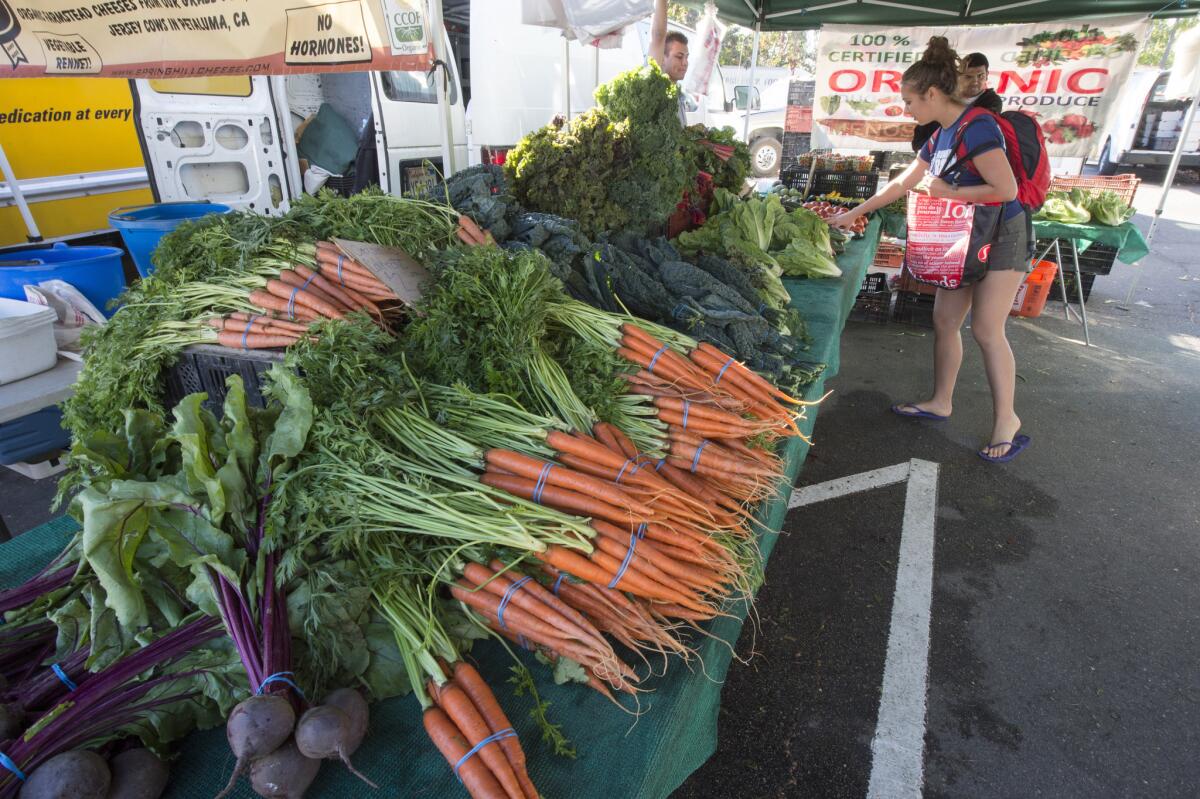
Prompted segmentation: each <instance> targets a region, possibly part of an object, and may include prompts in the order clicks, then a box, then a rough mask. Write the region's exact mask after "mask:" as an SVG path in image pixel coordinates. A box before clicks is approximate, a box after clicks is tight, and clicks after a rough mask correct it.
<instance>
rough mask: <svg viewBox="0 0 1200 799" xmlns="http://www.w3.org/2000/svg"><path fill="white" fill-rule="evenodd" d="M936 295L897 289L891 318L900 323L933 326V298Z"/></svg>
mask: <svg viewBox="0 0 1200 799" xmlns="http://www.w3.org/2000/svg"><path fill="white" fill-rule="evenodd" d="M935 296H936V295H933V294H919V293H917V292H915V291H897V292H896V304H895V306H894V309H893V311H892V319H894V320H895V321H897V322H900V323H901V324H908V325H917V326H919V327H933V300H934V297H935Z"/></svg>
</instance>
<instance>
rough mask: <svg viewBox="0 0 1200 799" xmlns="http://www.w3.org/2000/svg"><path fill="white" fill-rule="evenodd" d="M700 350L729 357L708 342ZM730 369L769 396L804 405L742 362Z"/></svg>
mask: <svg viewBox="0 0 1200 799" xmlns="http://www.w3.org/2000/svg"><path fill="white" fill-rule="evenodd" d="M698 349H700V350H701V351H703V352H707V353H708V354H709V355H712V356H713V357H714V358H727V357H729V356H727V355H726V354H725V353H723V352H721V350H719V349H717V348H716V347H714V346H713V345H711V344H709V343H707V342H704V341H702V342H700V345H699V347H698ZM730 369H731V370H734V371H737V372H738V374H739V375H741V376H742V377H743V378H744V379H745V380H746V382H748V383H750V384H752V385H755V386H757V387H758V388H760V389H761V390H763V391H765V392H766V393H767V394H768V395H770V396H772V397H774V398H775V399H777V400H780V401H782V402H788V403H791V404H793V405H803V404H804V403H803V402H802V401H801V400H798V399H795V398H794V397H792V396H790V395H788V394H787V393H786V392H784V391H781V390H780V389H779V388H777V387H776V386H775V385H774V384H773V383H771V381H769V380H767V379H766V378H765V377H763V376H762V375H760V374H758V373H757V372H755V371H754V370H753V369H747V368H746V365H745V364H744V363H742V362H741V361H734V362H733V365H732V366H730Z"/></svg>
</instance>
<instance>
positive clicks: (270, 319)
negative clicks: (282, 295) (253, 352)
mask: <svg viewBox="0 0 1200 799" xmlns="http://www.w3.org/2000/svg"><path fill="white" fill-rule="evenodd" d="M229 318H230V319H233V320H235V321H238V322H249V321H250V320H251V319H252V318H253V319H255V320H256V321H260V322H264V323H266V325H267V327H275V328H279V329H280V330H289V331H291V332H293V333H299V334H301V335H303V334H305V333H307V332H308V325H302V324H300V323H299V322H289V321H287V320H286V319H279V318H277V317H275V316H273V315H271V314H251V313H246V312H245V311H235V312H234V313H231V314H229Z"/></svg>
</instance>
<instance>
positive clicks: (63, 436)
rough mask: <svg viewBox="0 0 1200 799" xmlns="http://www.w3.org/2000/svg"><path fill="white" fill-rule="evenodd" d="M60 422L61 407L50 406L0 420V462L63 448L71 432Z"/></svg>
mask: <svg viewBox="0 0 1200 799" xmlns="http://www.w3.org/2000/svg"><path fill="white" fill-rule="evenodd" d="M61 422H62V411H60V410H59V409H58V408H57V407H56V406H52V407H49V408H44V409H42V410H40V411H37V412H36V413H31V414H29V415H28V416H22V417H21V418H20V419H13V420H12V421H11V422H4V423H3V424H0V464H9V463H19V462H21V461H27V460H29V459H30V458H35V457H37V456H38V455H45V454H47V453H49V452H52V451H54V450H56V449H66V448H67V446H68V445H69V444H70V443H71V434H70V433H68V432H67V431H66V430H63V429H62V424H61Z"/></svg>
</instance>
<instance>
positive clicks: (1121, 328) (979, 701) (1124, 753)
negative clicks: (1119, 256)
mask: <svg viewBox="0 0 1200 799" xmlns="http://www.w3.org/2000/svg"><path fill="white" fill-rule="evenodd" d="M1144 178H1145V179H1146V180H1147V181H1148V182H1147V183H1145V184H1143V186H1142V187H1141V189H1140V192H1139V195H1138V198H1137V207H1138V210H1139V212H1140V213H1139V216H1138V217H1137V220H1136V221H1137V223H1138V224H1139V226H1140V227H1142V228H1143V229H1145V228H1147V227H1148V224H1149V216H1148V215H1147V214H1148V213H1150V212H1151V211H1152V209H1153V207H1154V205H1155V204H1156V202H1157V199H1158V190H1157V188H1156V187H1154V186H1153V185H1152V184H1151V182H1152V181H1154V180H1156V179H1157V180H1160V181H1161V176H1160V175H1157V174H1154V173H1148V174H1145V175H1144ZM1198 253H1200V191H1198V190H1197V189H1196V188H1195V187H1194V186H1193V185H1188V184H1186V183H1185V184H1184V185H1180V184H1177V187H1176V189H1175V190H1173V191H1172V192H1171V196H1170V200H1169V202H1168V204H1167V206H1166V213H1165V214H1164V216H1163V221H1162V223H1161V224H1160V226H1159V229H1158V231H1157V232H1156V234H1155V238H1154V242H1153V252H1152V254H1151V255H1150V256H1148V257H1147V258H1146V259H1145V260H1144V261H1143V262H1142V263H1141V264H1140V265H1138V266H1136V267H1127V266H1124V265H1123V264H1118V265H1117V267H1116V268H1115V269H1114V271H1113V273H1112V274H1111V275H1109V276H1105V277H1099V278H1097V279H1096V282H1095V285H1094V288H1093V293H1092V296H1091V298H1090V300H1089V302H1088V303H1087V309H1088V312H1089V317H1090V318H1089V321H1090V323H1091V334H1092V342H1093V343H1094V345H1095V346H1093V347H1084V346H1083V334H1082V328H1081V326H1080V325H1079V323H1078V322H1075V321H1070V322H1068V321H1065V320H1064V319H1063V309H1062V305H1061V304H1060V303H1056V302H1052V303H1050V304H1049V305H1048V306H1047V309H1046V311H1045V313H1044V314H1043V315H1042V317H1040V318H1038V319H1032V320H1023V319H1013V320H1012V321H1011V323H1010V325H1009V337H1010V340H1011V341H1012V344H1013V348H1014V350H1015V352H1016V355H1017V362H1018V373H1019V380H1018V388H1017V392H1018V394H1017V412H1018V414H1019V415H1020V416H1021V418H1022V420H1023V423H1024V428H1023V432H1025V433H1027V434H1028V435H1030V436H1031V437H1032V439H1033V443H1032V446H1031V447H1030V449H1029V450H1027V451H1026V452H1024V453H1023V454H1021V455H1020V456H1019V457H1018V458H1017V459H1016V460H1015V461H1013V462H1012V463H1010V464H1007V465H1002V466H997V465H992V464H988V463H984V462H983V461H981V460H980V459H978V458H977V457H976V456H975V454H974V453H975V450H976V449H977V448H978V447H979V446H980V445H982V444H983V443H984V441H985V438H986V436H987V434H988V432H989V427H990V424H989V423H990V408H991V406H990V398H989V395H988V392H987V383H986V381H985V378H984V375H983V370H982V364H981V361H980V357H979V353H978V349H977V348H976V347H975V346H974V343H973V342H972V341H971V340H970V338H969V334H967V333H964V335H965V336H966V338H965V341H966V358H965V363H964V366H963V371H962V375H961V378H960V381H959V389H958V393H957V396H956V401H955V414H954V417H953V418H952V419H951V420H950V421H948V422H944V423H935V422H921V421H912V420H905V419H899V418H897V417H895V416H893V415H892V414H890V413H889V412H888V406H889V405H890V404H891V403H893V402H897V401H905V400H913V399H921V398H924V397H925V396H927V393H926V392H927V391H928V387H929V381H930V379H931V371H932V346H933V334H932V331H931V330H926V329H923V328H919V327H914V326H906V325H896V324H888V325H878V324H868V323H851V324H850V325H849V326H848V328H847V330H846V333H845V336H844V338H843V342H842V371H841V374H840V375H839V376H838V377H837V378H836V379H835V380H834V381H832V383H831V385H830V387H831V388H833V389H834V390H835V393H834V394H833V396H831V397H830V398H829V399H828V400H827V402H826V404H825V405H824V406H823V407H822V409H821V412H820V416H819V417H818V421H817V425H816V431H815V440H816V446H815V448H814V449H813V451H812V453H811V455H810V456H809V459H808V461H807V462H806V464H805V467H804V471H803V473H802V474H801V477H800V481H799V484H798V485H801V486H804V485H815V484H820V483H823V482H825V481H829V480H834V479H837V478H843V477H846V476H849V475H856V474H860V473H863V472H867V471H870V470H874V469H879V468H882V467H888V466H892V465H894V464H899V463H904V462H907V461H909V460H910V459H914V458H916V459H922V460H926V461H932V462H934V463H937V464H938V465H939V478H938V500H937V502H938V504H937V514H936V526H935V531H934V546H933V577H932V601H931V603H929V607H928V612H929V619H930V620H929V631H930V632H929V647H928V660H927V664H928V672H927V680H928V683H927V693H926V699H927V703H928V704H927V711H926V713H925V719H924V722H925V734H924V737H923V756H922V758H921V761H922V762H923V767H924V772H923V777H922V780H921V782H920V784H918V785H917V786H916V793H913V794H909V795H922V794H923V795H924V796H926V797H972V799H987V798H990V797H997V798H999V797H1043V796H1044V797H1055V798H1056V799H1069V798H1070V797H1143V796H1144V797H1158V798H1159V799H1166V798H1167V797H1195V796H1197V795H1200V758H1198V757H1197V753H1198V752H1200V746H1198V745H1200V669H1198V665H1200V664H1198V659H1200V568H1198V563H1200V537H1198V535H1197V533H1198V532H1200V498H1198V497H1200V495H1198V493H1197V491H1196V476H1197V474H1198V473H1200V471H1198V470H1197V468H1196V457H1197V442H1198V441H1200V399H1198V397H1200V324H1198V323H1197V318H1196V314H1197V308H1198V306H1200V259H1197V258H1196V255H1197V254H1198ZM1130 280H1136V290H1135V292H1134V294H1133V298H1132V301H1131V305H1130V306H1129V308H1130V310H1129V311H1123V310H1119V309H1118V308H1117V305H1118V304H1120V303H1121V301H1122V300H1123V299H1124V297H1125V293H1126V290H1127V288H1128V286H1129V281H1130ZM905 502H906V491H905V488H904V486H903V485H894V486H891V487H888V488H881V489H874V490H871V491H865V492H862V493H859V494H855V495H852V496H847V497H844V498H841V499H834V500H830V501H826V502H822V503H818V504H812V505H808V506H805V507H800V508H796V509H794V510H792V511H791V512H790V513H789V515H788V518H787V521H786V523H785V525H784V531H785V538H784V539H783V540H781V541H780V543H779V545H778V546H777V547H776V549H775V552H774V555H773V556H772V559H771V562H770V564H769V568H768V571H767V584H766V585H765V587H764V588H763V590H762V592H761V594H760V597H759V601H758V606H757V607H758V613H759V616H760V618H761V623H760V628H759V629H758V630H755V629H753V628H752V627H751V626H747V627H746V628H745V629H744V630H743V635H742V638H741V640H740V641H739V642H738V647H737V648H738V653H739V655H740V656H742V657H748V656H750V655H751V654H752V653H753V654H754V656H753V657H752V658H750V662H749V665H739V664H737V663H735V664H734V665H733V667H732V668H731V669H730V673H729V676H728V679H727V682H726V685H725V687H724V690H723V693H722V703H721V712H720V717H719V718H720V721H719V724H720V727H719V736H720V737H719V744H718V749H717V752H716V754H715V755H714V756H713V757H712V758H711V759H710V760H709V761H708V763H706V764H705V765H704V766H703V767H702V768H701V769H700V770H699V771H698V772H696V773H695V774H694V775H692V777H691V778H690V779H689V780H688V781H687V782H686V783H685V784H684V785H683V786H682V787H681V788H680V789H679V790H678V791H677V792H676V793H675V795H674V797H675V799H700V798H701V797H730V796H738V797H746V798H747V799H748V798H750V797H810V796H811V797H863V796H866V795H867V792H868V786H869V783H870V780H871V773H872V766H873V763H874V760H875V756H874V755H873V753H872V739H873V738H874V737H875V735H876V723H877V719H878V717H879V706H880V701H881V688H882V684H883V671H884V667H885V661H886V659H887V657H888V645H889V625H890V621H891V614H892V607H893V603H894V602H896V601H897V597H899V596H900V595H901V594H902V593H904V592H905V591H907V590H908V589H907V588H906V586H903V585H902V586H899V587H898V586H897V553H898V548H899V546H900V539H901V529H902V521H903V519H904V513H905ZM906 535H907V533H906ZM917 737H918V738H919V736H917ZM917 746H918V747H919V746H920V743H917ZM910 787H911V786H910ZM877 795H879V796H884V797H887V796H900V795H904V793H902V792H901V791H900V789H898V788H896V789H889V790H884V791H882V792H880V793H878V794H877Z"/></svg>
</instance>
